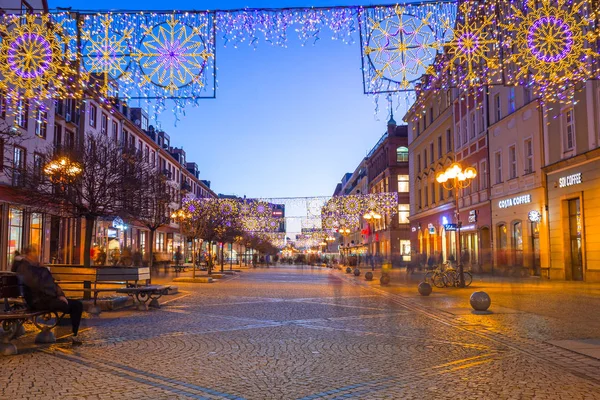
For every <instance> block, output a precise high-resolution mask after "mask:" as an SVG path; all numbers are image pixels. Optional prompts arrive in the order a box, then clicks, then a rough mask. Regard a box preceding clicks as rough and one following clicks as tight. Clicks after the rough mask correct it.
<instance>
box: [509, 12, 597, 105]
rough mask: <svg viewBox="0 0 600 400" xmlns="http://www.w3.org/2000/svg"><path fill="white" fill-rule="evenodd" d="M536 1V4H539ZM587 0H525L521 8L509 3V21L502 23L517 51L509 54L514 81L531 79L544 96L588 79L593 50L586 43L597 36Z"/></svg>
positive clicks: (547, 96) (552, 95) (510, 43)
mask: <svg viewBox="0 0 600 400" xmlns="http://www.w3.org/2000/svg"><path fill="white" fill-rule="evenodd" d="M538 3H539V4H538ZM587 5H588V2H586V1H574V2H572V3H571V2H569V1H567V0H542V1H541V2H540V1H536V0H527V1H526V3H525V4H524V9H520V8H517V7H516V6H514V5H513V6H512V7H511V14H512V16H511V19H510V23H508V24H506V25H504V27H505V28H506V30H507V31H508V33H509V34H510V36H511V38H512V40H508V41H507V47H508V48H512V47H513V46H514V45H516V48H517V51H516V52H514V53H512V54H511V55H510V56H509V57H508V61H510V62H512V63H514V65H515V66H516V68H517V70H516V72H515V74H514V76H513V77H512V80H513V82H514V83H516V82H519V80H520V79H522V78H526V79H531V80H533V82H534V87H535V88H536V90H537V92H538V93H539V94H541V95H542V96H543V97H544V98H546V99H547V98H549V97H556V96H557V94H558V93H557V92H558V91H559V90H560V88H564V87H565V86H566V85H574V84H576V83H579V82H583V81H585V80H587V79H588V78H589V77H590V76H591V74H592V71H591V61H592V58H593V57H594V56H596V53H594V52H593V50H592V49H591V48H590V46H589V43H590V42H593V41H594V40H595V39H596V35H595V33H594V30H593V26H594V21H593V17H586V15H588V14H589V13H588V12H587V10H586V9H585V7H587Z"/></svg>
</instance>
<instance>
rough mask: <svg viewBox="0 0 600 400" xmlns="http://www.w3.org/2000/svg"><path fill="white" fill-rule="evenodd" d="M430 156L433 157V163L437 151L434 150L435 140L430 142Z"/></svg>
mask: <svg viewBox="0 0 600 400" xmlns="http://www.w3.org/2000/svg"><path fill="white" fill-rule="evenodd" d="M429 156H430V157H431V164H433V163H434V162H435V152H434V151H433V142H431V143H430V144H429Z"/></svg>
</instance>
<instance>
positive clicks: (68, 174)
mask: <svg viewBox="0 0 600 400" xmlns="http://www.w3.org/2000/svg"><path fill="white" fill-rule="evenodd" d="M82 170H83V169H82V167H81V164H79V163H78V162H76V161H71V160H70V159H69V158H68V157H60V158H58V159H56V160H52V161H50V162H48V163H47V164H46V165H45V166H44V174H46V175H47V176H48V178H49V179H50V181H51V182H52V183H69V182H72V181H73V180H74V179H75V178H76V177H77V176H78V175H79V174H81V172H82Z"/></svg>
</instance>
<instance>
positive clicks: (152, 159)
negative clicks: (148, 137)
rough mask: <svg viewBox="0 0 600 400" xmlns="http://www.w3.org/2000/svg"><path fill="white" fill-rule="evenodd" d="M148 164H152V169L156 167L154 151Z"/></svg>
mask: <svg viewBox="0 0 600 400" xmlns="http://www.w3.org/2000/svg"><path fill="white" fill-rule="evenodd" d="M150 162H151V164H152V167H156V153H155V152H154V150H152V157H150Z"/></svg>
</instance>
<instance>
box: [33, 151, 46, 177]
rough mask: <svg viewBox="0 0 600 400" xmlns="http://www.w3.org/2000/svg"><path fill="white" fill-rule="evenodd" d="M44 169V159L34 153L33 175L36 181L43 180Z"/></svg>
mask: <svg viewBox="0 0 600 400" xmlns="http://www.w3.org/2000/svg"><path fill="white" fill-rule="evenodd" d="M43 167H44V158H43V157H42V155H41V154H39V153H33V174H34V176H35V178H36V179H41V178H42V168H43Z"/></svg>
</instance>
